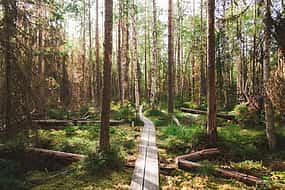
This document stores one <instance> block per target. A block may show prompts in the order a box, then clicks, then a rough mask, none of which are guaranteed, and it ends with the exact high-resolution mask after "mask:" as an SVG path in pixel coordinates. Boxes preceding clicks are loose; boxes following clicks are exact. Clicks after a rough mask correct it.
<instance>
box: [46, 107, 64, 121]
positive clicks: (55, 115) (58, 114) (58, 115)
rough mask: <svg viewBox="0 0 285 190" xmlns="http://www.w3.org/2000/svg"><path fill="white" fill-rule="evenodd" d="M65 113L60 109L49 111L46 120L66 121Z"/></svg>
mask: <svg viewBox="0 0 285 190" xmlns="http://www.w3.org/2000/svg"><path fill="white" fill-rule="evenodd" d="M67 115H68V114H67V113H66V112H65V111H63V110H62V109H49V110H48V118H50V119H66V118H67Z"/></svg>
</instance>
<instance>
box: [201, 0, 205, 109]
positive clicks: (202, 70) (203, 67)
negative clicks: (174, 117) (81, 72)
mask: <svg viewBox="0 0 285 190" xmlns="http://www.w3.org/2000/svg"><path fill="white" fill-rule="evenodd" d="M206 95H207V90H206V77H205V65H204V50H203V0H201V2H200V104H201V103H202V99H203V98H205V97H206Z"/></svg>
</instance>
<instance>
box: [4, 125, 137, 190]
mask: <svg viewBox="0 0 285 190" xmlns="http://www.w3.org/2000/svg"><path fill="white" fill-rule="evenodd" d="M140 130H141V128H140V127H130V126H129V125H122V126H116V127H111V128H110V134H111V144H112V145H114V146H113V147H112V152H111V153H110V155H109V159H110V160H107V161H106V160H103V159H101V158H100V155H96V156H95V159H94V160H90V159H87V160H84V161H80V162H78V163H73V164H71V165H69V166H62V165H57V164H56V163H49V162H44V163H45V164H46V165H44V166H42V167H41V168H38V167H36V168H35V167H33V164H34V163H29V165H27V163H28V162H25V163H21V162H19V161H7V160H3V159H2V160H1V159H0V189H1V190H17V189H19V190H20V189H21V190H22V189H31V190H55V189H62V190H65V189H84V190H93V189H128V187H129V184H130V182H131V177H132V172H133V169H132V168H130V167H126V166H125V163H127V162H134V161H135V159H136V152H137V146H136V144H137V137H138V136H139V134H140ZM98 142H99V126H70V127H67V128H65V129H62V130H40V131H39V139H38V144H36V146H37V147H41V148H46V149H50V150H58V151H64V152H70V153H76V154H84V155H90V154H91V153H92V152H95V153H94V154H96V150H94V147H98ZM112 165H113V166H114V167H112ZM109 167H111V168H109ZM11 187H13V188H12V189H11Z"/></svg>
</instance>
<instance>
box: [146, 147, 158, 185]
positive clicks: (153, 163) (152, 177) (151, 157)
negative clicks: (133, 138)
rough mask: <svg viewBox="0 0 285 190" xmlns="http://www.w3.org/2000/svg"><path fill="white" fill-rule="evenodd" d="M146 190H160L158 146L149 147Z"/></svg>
mask: <svg viewBox="0 0 285 190" xmlns="http://www.w3.org/2000/svg"><path fill="white" fill-rule="evenodd" d="M143 189H144V190H157V189H159V168H158V156H157V148H156V146H148V147H147V157H146V166H145V176H144V187H143Z"/></svg>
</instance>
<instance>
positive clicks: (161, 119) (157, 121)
mask: <svg viewBox="0 0 285 190" xmlns="http://www.w3.org/2000/svg"><path fill="white" fill-rule="evenodd" d="M145 116H146V117H149V118H150V119H151V120H152V121H153V123H154V125H155V126H157V127H159V126H166V125H168V124H169V123H171V122H172V118H171V116H170V115H168V114H167V112H166V111H161V110H158V109H154V110H151V109H150V110H146V111H145Z"/></svg>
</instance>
